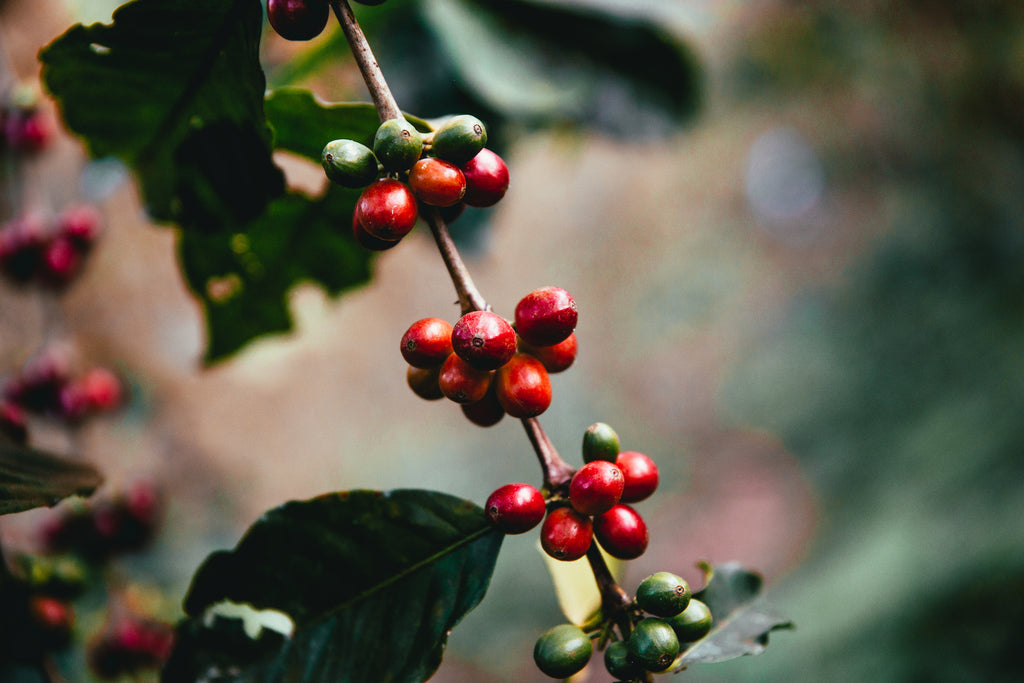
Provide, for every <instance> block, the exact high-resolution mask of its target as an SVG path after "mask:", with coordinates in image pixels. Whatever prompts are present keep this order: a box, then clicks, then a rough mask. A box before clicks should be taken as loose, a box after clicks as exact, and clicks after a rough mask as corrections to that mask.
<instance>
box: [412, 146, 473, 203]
mask: <svg viewBox="0 0 1024 683" xmlns="http://www.w3.org/2000/svg"><path fill="white" fill-rule="evenodd" d="M409 187H410V188H411V189H412V193H413V194H414V195H416V196H417V197H418V198H419V199H420V201H422V202H423V203H424V204H429V205H431V206H452V205H453V204H457V203H458V201H459V200H460V199H462V195H464V194H466V178H465V176H463V175H462V171H460V170H459V167H458V166H456V165H455V164H452V163H449V162H447V161H443V160H441V159H435V158H433V157H428V158H426V159H420V160H419V161H417V162H416V163H415V164H413V166H412V170H411V171H409Z"/></svg>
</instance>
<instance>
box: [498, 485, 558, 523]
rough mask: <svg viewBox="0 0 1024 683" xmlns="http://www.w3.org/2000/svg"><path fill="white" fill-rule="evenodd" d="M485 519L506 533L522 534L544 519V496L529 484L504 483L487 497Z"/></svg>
mask: <svg viewBox="0 0 1024 683" xmlns="http://www.w3.org/2000/svg"><path fill="white" fill-rule="evenodd" d="M484 510H485V512H486V513H487V519H488V520H490V522H491V524H493V525H494V526H495V527H496V528H497V529H498V530H499V531H501V532H503V533H506V534H522V533H525V532H527V531H529V530H530V529H532V528H533V527H535V526H537V525H538V524H540V522H541V520H542V519H544V512H545V506H544V496H543V495H542V494H541V492H540V491H538V490H537V489H536V488H534V487H533V486H530V485H529V484H505V485H504V486H501V487H499V488H498V489H496V490H495V491H494V493H492V494H491V495H490V496H488V497H487V503H486V504H485V505H484Z"/></svg>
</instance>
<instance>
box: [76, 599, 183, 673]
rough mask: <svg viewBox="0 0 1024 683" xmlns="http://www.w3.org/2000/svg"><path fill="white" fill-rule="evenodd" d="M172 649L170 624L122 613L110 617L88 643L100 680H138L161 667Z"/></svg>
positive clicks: (88, 658)
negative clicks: (144, 672) (141, 674)
mask: <svg viewBox="0 0 1024 683" xmlns="http://www.w3.org/2000/svg"><path fill="white" fill-rule="evenodd" d="M173 647H174V628H173V627H172V626H171V625H170V624H167V623H165V622H162V621H158V620H156V619H151V618H149V617H147V616H145V615H143V614H139V613H135V612H131V611H122V612H118V613H113V614H111V615H110V617H109V618H108V619H107V623H106V624H105V626H104V627H103V630H102V631H101V632H100V633H99V634H98V635H97V636H96V637H95V638H94V639H92V640H91V641H90V642H89V646H88V652H87V660H88V662H89V666H90V667H91V668H92V670H93V671H94V672H95V673H96V674H97V675H98V676H100V677H101V678H106V679H117V680H121V679H124V678H125V677H127V678H128V679H129V680H136V679H138V677H139V676H140V673H141V672H142V671H145V670H150V669H157V668H159V667H161V666H162V665H163V663H164V662H166V661H167V658H168V657H170V655H171V649H172V648H173Z"/></svg>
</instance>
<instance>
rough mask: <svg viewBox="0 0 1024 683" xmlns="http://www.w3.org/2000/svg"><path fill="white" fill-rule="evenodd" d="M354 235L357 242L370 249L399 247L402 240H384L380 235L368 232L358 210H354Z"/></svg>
mask: <svg viewBox="0 0 1024 683" xmlns="http://www.w3.org/2000/svg"><path fill="white" fill-rule="evenodd" d="M352 236H353V237H355V238H356V242H358V243H359V245H360V246H362V247H363V248H364V249H369V250H370V251H387V250H388V249H390V248H391V247H397V246H398V243H399V242H400V241H401V240H382V239H381V238H379V237H374V236H373V235H371V234H370V233H368V232H366V228H364V227H363V224H362V223H360V222H359V213H358V212H356V211H353V212H352Z"/></svg>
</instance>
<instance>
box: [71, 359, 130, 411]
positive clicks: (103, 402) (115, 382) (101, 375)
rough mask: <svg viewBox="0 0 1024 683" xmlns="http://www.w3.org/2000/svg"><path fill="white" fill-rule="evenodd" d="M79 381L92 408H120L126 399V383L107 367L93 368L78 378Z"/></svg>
mask: <svg viewBox="0 0 1024 683" xmlns="http://www.w3.org/2000/svg"><path fill="white" fill-rule="evenodd" d="M77 383H78V385H79V386H80V387H81V388H82V392H83V393H84V394H85V400H86V401H87V402H88V404H89V408H90V409H92V410H98V411H103V412H106V411H109V410H114V409H116V408H119V407H120V406H121V402H122V401H123V400H124V384H123V383H122V382H121V379H120V378H119V377H118V376H117V375H116V374H115V373H114V372H113V371H112V370H108V369H107V368H92V369H91V370H89V371H88V372H86V373H85V374H84V375H82V376H81V377H80V378H78V381H77Z"/></svg>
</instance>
